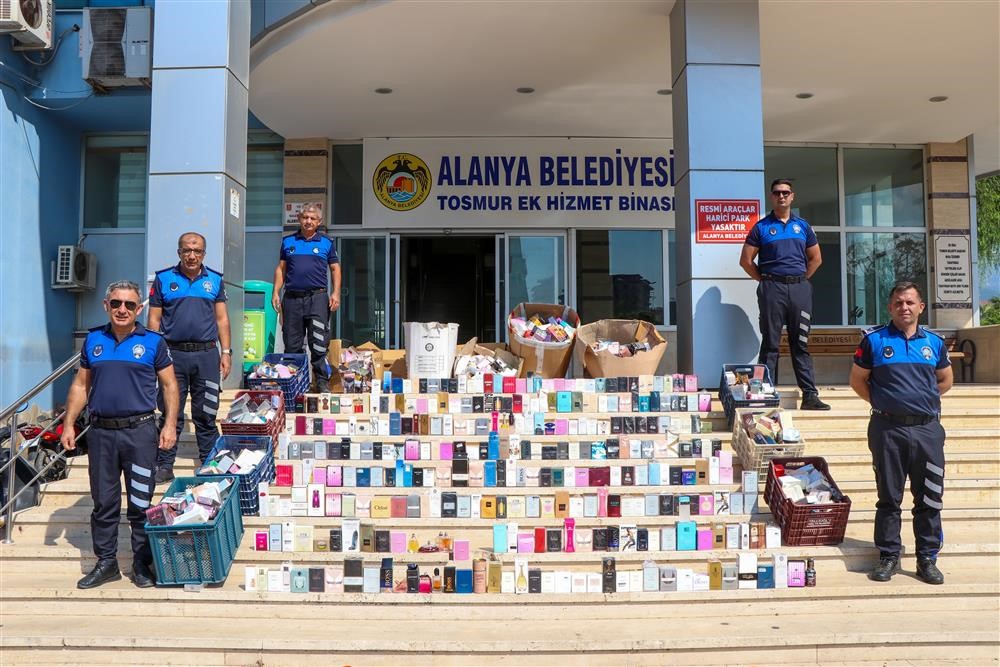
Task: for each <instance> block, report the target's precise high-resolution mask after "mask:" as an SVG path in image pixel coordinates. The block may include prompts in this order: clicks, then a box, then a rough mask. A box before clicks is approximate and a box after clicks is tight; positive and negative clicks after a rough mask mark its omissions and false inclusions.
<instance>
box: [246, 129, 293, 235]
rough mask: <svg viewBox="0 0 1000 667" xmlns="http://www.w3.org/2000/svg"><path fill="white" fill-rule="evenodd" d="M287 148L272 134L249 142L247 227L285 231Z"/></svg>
mask: <svg viewBox="0 0 1000 667" xmlns="http://www.w3.org/2000/svg"><path fill="white" fill-rule="evenodd" d="M284 177H285V145H284V142H283V141H282V139H281V137H279V136H278V135H276V134H273V133H271V132H264V133H258V132H253V133H251V134H250V138H249V141H248V142H247V198H246V216H247V217H246V226H247V227H281V225H282V222H283V215H284V196H285V194H284V193H285V190H284V187H285V186H284Z"/></svg>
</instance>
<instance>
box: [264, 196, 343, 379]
mask: <svg viewBox="0 0 1000 667" xmlns="http://www.w3.org/2000/svg"><path fill="white" fill-rule="evenodd" d="M322 223H323V214H322V207H321V206H319V205H318V204H305V205H304V206H303V207H302V210H301V211H300V212H299V231H297V232H295V233H294V234H289V235H288V236H285V237H284V238H283V239H281V253H280V256H279V260H278V268H277V269H275V271H274V292H273V293H272V294H271V304H272V305H273V306H274V309H275V310H277V311H278V312H280V313H281V329H282V340H283V341H284V343H285V352H299V351H301V350H302V345H303V343H305V344H307V345H308V347H309V356H310V358H311V360H312V368H313V380H314V381H315V383H316V384H317V385H318V386H319V387H320V388H321V389H322V390H323V391H326V388H327V387H328V386H329V383H330V372H331V371H330V365H329V363H328V362H327V360H326V351H327V347H328V345H329V343H330V313H331V312H334V311H336V310H337V309H338V308H340V259H339V258H338V257H337V249H336V248H335V247H334V245H333V241H332V240H331V239H330V238H329V237H328V236H327V235H326V234H321V233H320V232H319V231H318V230H319V227H320V225H321V224H322ZM328 270H329V273H330V280H331V281H332V283H333V291H332V292H331V293H329V294H328V293H327V284H328V280H327V271H328ZM282 287H284V289H285V292H284V296H283V297H280V296H279V295H280V294H281V288H282Z"/></svg>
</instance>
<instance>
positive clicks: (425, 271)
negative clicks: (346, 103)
mask: <svg viewBox="0 0 1000 667" xmlns="http://www.w3.org/2000/svg"><path fill="white" fill-rule="evenodd" d="M400 259H401V261H400V265H401V267H402V269H401V271H400V291H401V293H402V295H403V298H402V299H401V301H402V306H403V308H402V311H403V312H402V313H401V315H402V321H403V322H455V323H457V324H458V325H459V329H458V342H459V343H464V342H465V341H467V340H469V339H470V338H472V337H474V336H475V337H477V338H479V340H481V341H484V342H492V341H495V340H496V334H497V332H496V239H495V237H493V236H404V237H401V238H400Z"/></svg>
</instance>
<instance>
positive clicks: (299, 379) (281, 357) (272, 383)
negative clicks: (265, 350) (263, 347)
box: [246, 354, 309, 412]
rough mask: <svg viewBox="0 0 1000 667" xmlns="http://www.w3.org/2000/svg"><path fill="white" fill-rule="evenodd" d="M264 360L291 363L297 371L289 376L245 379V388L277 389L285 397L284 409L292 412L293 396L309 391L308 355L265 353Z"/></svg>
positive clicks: (272, 362) (293, 406) (273, 362)
mask: <svg viewBox="0 0 1000 667" xmlns="http://www.w3.org/2000/svg"><path fill="white" fill-rule="evenodd" d="M264 362H265V363H269V364H292V365H294V366H297V367H298V369H299V370H298V372H296V373H295V375H293V376H292V377H290V378H251V377H248V378H247V379H246V385H247V386H246V388H247V389H279V390H281V392H282V394H283V395H284V397H285V411H286V412H293V411H294V409H295V397H296V396H300V395H302V394H305V393H306V392H308V391H309V355H307V354H265V355H264Z"/></svg>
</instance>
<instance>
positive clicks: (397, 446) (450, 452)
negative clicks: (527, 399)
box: [277, 434, 729, 465]
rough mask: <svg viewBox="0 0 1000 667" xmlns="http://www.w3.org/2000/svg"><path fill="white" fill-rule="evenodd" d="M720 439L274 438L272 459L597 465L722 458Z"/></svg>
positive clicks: (513, 437) (670, 437)
mask: <svg viewBox="0 0 1000 667" xmlns="http://www.w3.org/2000/svg"><path fill="white" fill-rule="evenodd" d="M727 454H729V453H728V452H723V450H722V440H721V439H720V438H711V439H709V438H692V439H690V440H680V439H679V436H676V435H673V434H668V435H667V436H666V437H663V438H656V439H645V438H605V439H603V440H595V441H587V440H574V441H570V440H565V441H559V442H538V441H533V440H530V439H521V438H519V437H517V436H511V437H508V438H500V437H499V436H498V435H497V436H493V435H490V436H489V439H488V440H487V441H486V442H480V441H471V442H467V441H464V440H451V441H445V440H439V441H436V442H434V441H430V440H421V439H419V438H407V439H406V440H404V441H402V442H380V441H371V440H354V439H351V438H341V440H339V441H333V440H330V441H327V440H308V441H306V440H294V439H292V438H291V437H289V436H287V435H284V434H283V435H281V436H279V437H278V449H277V457H278V458H279V459H283V460H299V459H304V460H310V459H311V460H333V461H338V460H340V461H385V462H386V463H387V464H389V465H395V462H396V461H398V460H403V461H435V460H437V461H451V460H452V459H469V460H472V461H477V460H478V461H491V460H493V461H500V460H506V459H516V460H520V461H532V460H535V461H539V460H540V461H556V460H563V461H568V460H575V461H586V460H590V461H603V460H606V459H671V458H684V459H687V458H702V457H708V456H719V457H722V456H725V455H727Z"/></svg>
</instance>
